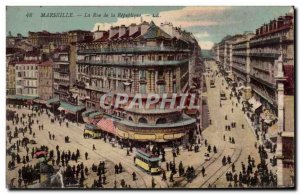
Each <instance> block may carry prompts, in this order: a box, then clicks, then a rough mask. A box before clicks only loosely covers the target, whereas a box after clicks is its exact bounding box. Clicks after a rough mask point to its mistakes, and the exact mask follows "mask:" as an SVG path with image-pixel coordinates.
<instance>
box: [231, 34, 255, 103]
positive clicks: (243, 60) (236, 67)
mask: <svg viewBox="0 0 300 194" xmlns="http://www.w3.org/2000/svg"><path fill="white" fill-rule="evenodd" d="M253 36H254V34H252V33H249V34H245V35H243V36H242V37H240V38H238V39H237V40H236V41H235V42H234V43H233V45H232V73H233V79H234V82H235V83H237V88H238V91H239V92H241V93H242V94H243V96H244V98H245V99H246V100H249V99H250V98H251V97H252V91H251V86H250V44H249V43H250V38H251V37H253Z"/></svg>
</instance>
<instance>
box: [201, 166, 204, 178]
mask: <svg viewBox="0 0 300 194" xmlns="http://www.w3.org/2000/svg"><path fill="white" fill-rule="evenodd" d="M201 172H202V176H203V177H204V176H205V168H204V166H202V170H201Z"/></svg>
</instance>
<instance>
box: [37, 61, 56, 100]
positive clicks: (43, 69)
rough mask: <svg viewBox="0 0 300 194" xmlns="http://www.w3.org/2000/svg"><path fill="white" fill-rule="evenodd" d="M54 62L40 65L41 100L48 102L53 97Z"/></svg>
mask: <svg viewBox="0 0 300 194" xmlns="http://www.w3.org/2000/svg"><path fill="white" fill-rule="evenodd" d="M52 71H53V61H52V60H49V61H44V62H42V63H40V64H38V94H39V100H42V101H47V100H49V99H50V98H52V97H53V72H52Z"/></svg>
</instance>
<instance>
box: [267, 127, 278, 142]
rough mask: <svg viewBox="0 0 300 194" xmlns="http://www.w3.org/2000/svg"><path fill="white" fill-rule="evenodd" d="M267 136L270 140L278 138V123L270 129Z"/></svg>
mask: <svg viewBox="0 0 300 194" xmlns="http://www.w3.org/2000/svg"><path fill="white" fill-rule="evenodd" d="M267 136H268V137H269V138H275V137H277V136H278V123H275V124H274V125H272V126H271V127H269V128H268V130H267Z"/></svg>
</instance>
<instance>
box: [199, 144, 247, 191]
mask: <svg viewBox="0 0 300 194" xmlns="http://www.w3.org/2000/svg"><path fill="white" fill-rule="evenodd" d="M241 153H242V149H236V148H234V152H233V153H232V154H231V156H230V157H231V158H233V157H234V156H235V155H238V156H237V158H236V159H234V162H236V161H237V160H238V159H239V157H240V155H241ZM234 162H233V163H234ZM230 167H231V165H229V166H223V165H222V166H220V167H219V168H218V169H217V170H215V171H214V173H213V174H212V175H210V176H209V177H208V179H206V180H205V181H204V182H203V183H202V184H201V185H200V188H203V186H208V185H207V184H210V183H211V182H209V180H211V179H213V178H214V177H215V176H216V175H217V178H216V180H214V181H213V183H215V182H216V181H217V180H219V178H220V177H221V176H222V175H223V174H225V173H226V172H227V170H228V169H229V168H230ZM222 169H225V170H223V171H222ZM219 174H220V175H219Z"/></svg>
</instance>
